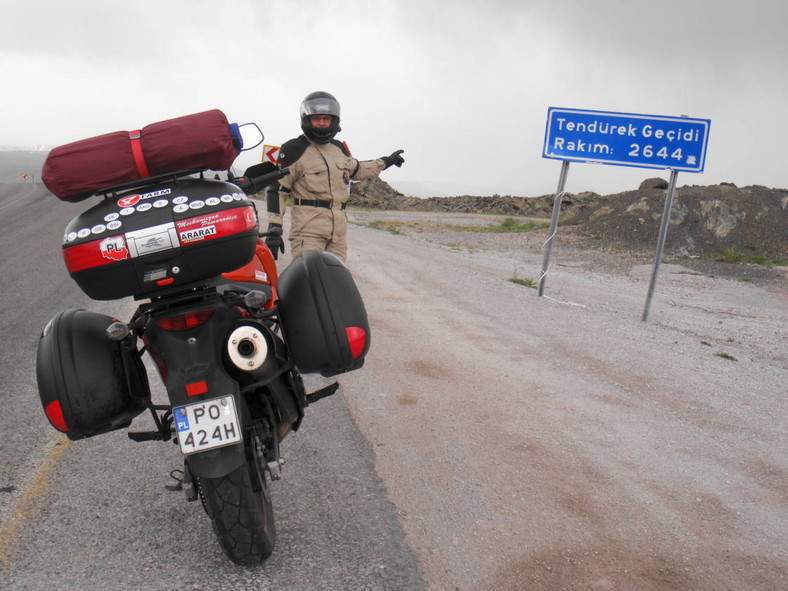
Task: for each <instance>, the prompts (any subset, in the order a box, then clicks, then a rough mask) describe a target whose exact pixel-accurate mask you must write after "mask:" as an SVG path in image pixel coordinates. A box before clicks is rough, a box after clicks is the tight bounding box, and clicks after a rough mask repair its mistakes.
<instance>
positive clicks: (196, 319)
mask: <svg viewBox="0 0 788 591" xmlns="http://www.w3.org/2000/svg"><path fill="white" fill-rule="evenodd" d="M211 316H213V309H211V308H209V309H207V310H195V311H193V312H187V313H186V314H178V315H177V316H168V317H167V318H159V319H158V320H157V321H156V326H158V327H159V328H161V329H162V330H169V331H175V332H178V331H182V330H191V329H192V328H197V327H198V326H200V325H201V324H205V323H206V322H208V320H209V319H210V317H211Z"/></svg>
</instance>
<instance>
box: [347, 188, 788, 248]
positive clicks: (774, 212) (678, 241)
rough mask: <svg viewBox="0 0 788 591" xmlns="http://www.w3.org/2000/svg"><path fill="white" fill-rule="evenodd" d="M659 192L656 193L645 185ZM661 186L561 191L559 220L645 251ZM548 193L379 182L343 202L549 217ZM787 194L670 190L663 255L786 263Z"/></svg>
mask: <svg viewBox="0 0 788 591" xmlns="http://www.w3.org/2000/svg"><path fill="white" fill-rule="evenodd" d="M652 187H660V188H652ZM665 187H667V182H666V181H664V180H662V179H648V180H647V181H644V183H643V184H642V185H641V188H639V189H637V190H634V191H626V192H623V193H617V194H614V195H604V196H603V195H598V194H596V193H590V192H586V193H578V194H566V195H565V196H564V198H563V201H562V206H561V216H562V218H563V219H564V220H565V222H568V223H570V224H572V225H574V226H576V228H575V229H574V231H573V233H576V234H579V235H581V236H585V237H587V238H589V239H591V240H592V242H593V241H595V242H596V243H597V244H599V245H601V246H603V247H605V248H610V247H613V248H615V247H621V248H626V249H630V250H641V249H644V250H650V249H653V247H654V245H655V244H656V240H657V237H658V234H659V226H660V221H661V218H662V211H663V208H664V204H665V197H666V191H665ZM553 200H554V197H553V195H542V196H539V197H514V196H509V195H493V196H489V197H479V196H470V195H463V196H458V197H431V198H427V199H420V198H417V197H406V196H404V195H402V194H401V193H399V192H397V191H396V190H395V189H393V188H392V187H390V186H389V185H388V184H387V183H385V182H384V181H382V180H380V179H375V180H374V181H364V182H361V183H357V184H355V185H354V187H353V191H352V195H351V205H355V206H357V207H364V208H370V209H385V210H404V211H408V210H411V211H434V212H453V213H486V214H504V215H510V216H523V217H549V216H550V214H551V212H552V208H553ZM786 222H788V189H770V188H767V187H762V186H758V185H755V186H750V187H743V188H739V187H736V186H735V185H733V184H728V183H725V184H721V185H713V186H695V185H692V186H683V187H680V188H679V189H677V191H676V194H675V196H674V201H673V207H672V210H671V221H670V227H669V229H668V235H667V240H666V244H665V253H666V254H667V255H671V256H685V257H690V258H694V257H704V258H712V259H713V258H715V257H719V255H720V253H722V251H724V250H728V251H735V252H737V253H740V254H741V255H742V258H743V259H745V260H748V259H752V258H753V257H763V258H764V259H765V260H767V261H773V260H782V261H785V260H786V259H788V223H786Z"/></svg>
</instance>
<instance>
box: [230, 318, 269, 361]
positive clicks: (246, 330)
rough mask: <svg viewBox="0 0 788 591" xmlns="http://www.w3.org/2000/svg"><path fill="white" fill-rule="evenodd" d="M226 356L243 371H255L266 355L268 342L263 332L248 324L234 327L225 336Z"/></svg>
mask: <svg viewBox="0 0 788 591" xmlns="http://www.w3.org/2000/svg"><path fill="white" fill-rule="evenodd" d="M227 356H228V357H229V358H230V361H231V362H232V364H233V365H234V366H235V367H237V368H238V369H240V370H243V371H256V370H258V369H260V368H261V367H262V366H263V363H265V360H266V359H267V357H268V344H267V343H266V340H265V335H264V334H263V332H262V331H261V330H260V329H258V328H256V327H254V326H250V325H248V324H244V325H242V326H239V327H238V328H236V329H235V330H234V331H233V332H232V333H230V336H229V337H228V338H227Z"/></svg>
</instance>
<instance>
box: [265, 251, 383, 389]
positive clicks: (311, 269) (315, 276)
mask: <svg viewBox="0 0 788 591" xmlns="http://www.w3.org/2000/svg"><path fill="white" fill-rule="evenodd" d="M277 291H278V293H279V311H280V315H281V319H282V330H283V332H284V335H285V338H286V339H287V343H288V345H289V346H290V349H291V351H292V352H293V357H294V359H295V364H296V367H297V368H298V370H299V371H301V372H302V373H317V372H319V373H321V374H323V375H324V376H331V375H335V374H339V373H343V372H346V371H351V370H354V369H359V368H360V367H361V366H362V365H364V356H365V355H366V354H367V351H369V345H370V333H369V321H368V319H367V311H366V309H365V308H364V302H363V300H362V299H361V294H360V293H359V291H358V288H357V287H356V283H355V282H354V281H353V277H352V276H351V274H350V271H349V270H348V268H347V267H346V266H345V265H344V264H343V263H342V261H341V260H340V259H339V258H338V257H336V256H335V255H333V254H330V253H327V252H323V251H318V250H315V251H308V252H306V253H304V254H303V255H301V256H300V257H298V258H297V259H296V260H295V261H293V262H292V263H290V265H288V267H287V268H286V269H285V270H284V271H282V274H281V275H280V277H279V282H278V284H277Z"/></svg>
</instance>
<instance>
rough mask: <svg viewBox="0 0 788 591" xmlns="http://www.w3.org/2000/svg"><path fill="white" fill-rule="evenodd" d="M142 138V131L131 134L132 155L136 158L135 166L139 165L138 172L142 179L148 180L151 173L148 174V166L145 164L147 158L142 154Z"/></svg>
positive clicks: (137, 130)
mask: <svg viewBox="0 0 788 591" xmlns="http://www.w3.org/2000/svg"><path fill="white" fill-rule="evenodd" d="M141 137H142V131H141V130H139V129H135V130H134V131H130V132H129V140H130V141H131V154H132V156H134V164H136V165H137V172H139V173H140V177H142V178H144V179H146V178H148V177H149V176H150V173H149V172H148V165H147V164H145V156H144V155H143V153H142V141H141V140H140V138H141Z"/></svg>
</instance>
